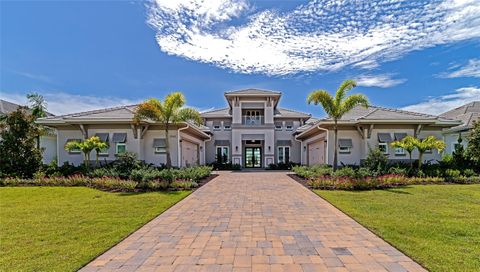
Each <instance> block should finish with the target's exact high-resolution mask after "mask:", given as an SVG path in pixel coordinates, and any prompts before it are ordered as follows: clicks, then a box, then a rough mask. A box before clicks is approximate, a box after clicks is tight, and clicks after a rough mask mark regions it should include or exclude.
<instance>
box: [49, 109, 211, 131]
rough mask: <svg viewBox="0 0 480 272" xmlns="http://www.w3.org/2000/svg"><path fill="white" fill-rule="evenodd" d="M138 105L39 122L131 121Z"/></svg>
mask: <svg viewBox="0 0 480 272" xmlns="http://www.w3.org/2000/svg"><path fill="white" fill-rule="evenodd" d="M137 106H138V104H135V105H124V106H118V107H112V108H104V109H98V110H91V111H84V112H77V113H70V114H65V115H59V116H52V117H46V118H40V120H41V121H47V122H48V121H61V120H78V119H81V120H83V119H89V120H101V119H118V120H133V117H134V115H135V110H136V108H137ZM188 123H189V124H190V125H192V126H195V127H197V128H199V129H201V130H208V127H206V126H204V125H196V124H194V123H192V122H188Z"/></svg>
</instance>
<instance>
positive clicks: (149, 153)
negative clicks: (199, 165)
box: [143, 126, 179, 167]
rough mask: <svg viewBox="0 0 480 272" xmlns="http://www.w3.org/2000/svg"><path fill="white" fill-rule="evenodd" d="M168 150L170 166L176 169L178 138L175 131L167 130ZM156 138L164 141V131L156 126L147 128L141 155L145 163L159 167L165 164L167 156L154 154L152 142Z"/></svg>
mask: <svg viewBox="0 0 480 272" xmlns="http://www.w3.org/2000/svg"><path fill="white" fill-rule="evenodd" d="M168 134H169V140H168V144H169V150H170V158H171V160H172V166H175V167H178V153H179V152H178V137H177V130H169V132H168ZM156 138H163V139H165V131H164V130H163V129H161V128H160V127H158V126H154V127H151V128H149V129H148V130H147V131H146V132H145V135H144V136H143V154H144V159H145V162H147V163H153V164H155V165H161V164H166V163H167V155H166V154H165V153H161V154H157V153H155V148H153V140H154V139H156Z"/></svg>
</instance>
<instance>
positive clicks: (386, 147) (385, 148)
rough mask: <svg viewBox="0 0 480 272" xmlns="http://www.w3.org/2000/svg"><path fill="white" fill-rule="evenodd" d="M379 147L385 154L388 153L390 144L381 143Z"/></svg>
mask: <svg viewBox="0 0 480 272" xmlns="http://www.w3.org/2000/svg"><path fill="white" fill-rule="evenodd" d="M378 149H380V151H382V152H383V154H388V144H387V143H379V144H378Z"/></svg>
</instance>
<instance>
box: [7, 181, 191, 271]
mask: <svg viewBox="0 0 480 272" xmlns="http://www.w3.org/2000/svg"><path fill="white" fill-rule="evenodd" d="M188 194H189V192H185V191H182V192H168V193H167V192H152V193H139V194H135V193H108V192H102V191H98V190H95V189H90V188H85V187H68V188H67V187H14V188H8V187H3V188H0V271H74V270H77V269H78V268H80V267H81V266H83V265H84V264H86V263H88V262H89V261H90V260H92V259H93V258H95V257H96V256H97V255H99V254H101V253H102V252H104V251H106V250H107V249H109V248H110V247H112V246H113V245H115V244H116V243H118V242H119V241H120V240H122V239H123V238H125V237H126V236H128V235H129V234H130V233H132V232H133V231H135V230H136V229H138V228H139V227H140V226H142V225H143V224H145V223H146V222H148V221H149V220H151V219H153V218H154V217H155V216H156V215H158V214H160V213H162V212H163V211H165V210H166V209H168V208H169V207H171V206H172V205H173V204H175V203H177V202H178V201H180V200H181V199H183V198H184V197H185V196H187V195H188Z"/></svg>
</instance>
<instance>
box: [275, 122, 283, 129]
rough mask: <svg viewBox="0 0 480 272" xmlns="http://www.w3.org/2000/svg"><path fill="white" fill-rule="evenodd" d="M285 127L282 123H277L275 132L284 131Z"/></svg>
mask: <svg viewBox="0 0 480 272" xmlns="http://www.w3.org/2000/svg"><path fill="white" fill-rule="evenodd" d="M282 128H283V125H282V123H275V130H282Z"/></svg>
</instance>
